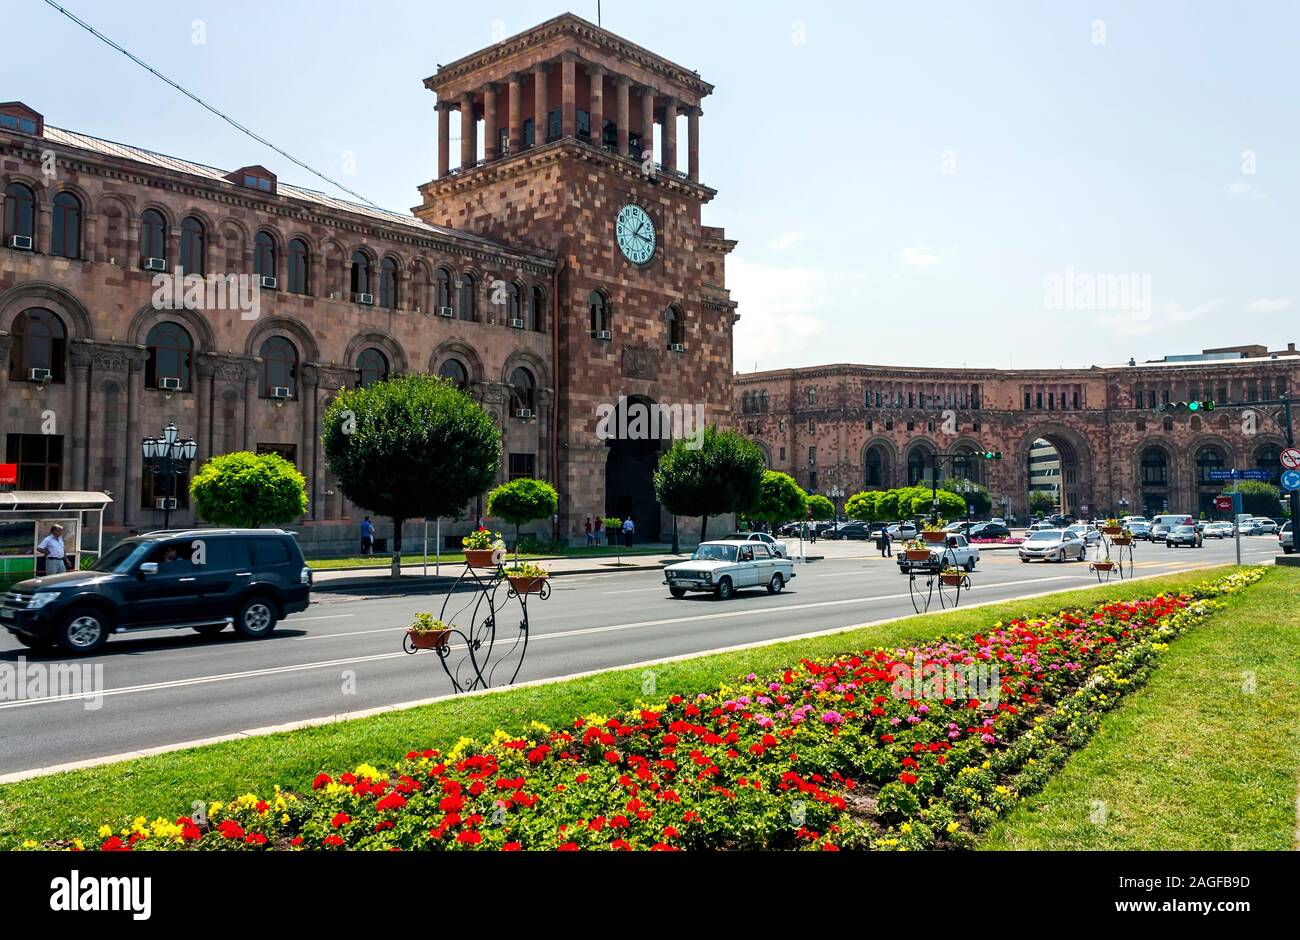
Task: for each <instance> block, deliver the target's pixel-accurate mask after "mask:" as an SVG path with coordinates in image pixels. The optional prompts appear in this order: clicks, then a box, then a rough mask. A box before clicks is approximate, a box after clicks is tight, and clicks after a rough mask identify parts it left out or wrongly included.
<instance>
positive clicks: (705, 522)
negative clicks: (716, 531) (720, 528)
mask: <svg viewBox="0 0 1300 940" xmlns="http://www.w3.org/2000/svg"><path fill="white" fill-rule="evenodd" d="M708 531H709V517H708V516H701V517H700V541H701V542H704V541H706V539H707V538H708V536H707V533H708Z"/></svg>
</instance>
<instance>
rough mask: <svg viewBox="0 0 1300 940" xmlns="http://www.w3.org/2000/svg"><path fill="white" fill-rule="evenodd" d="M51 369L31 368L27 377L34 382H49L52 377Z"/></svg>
mask: <svg viewBox="0 0 1300 940" xmlns="http://www.w3.org/2000/svg"><path fill="white" fill-rule="evenodd" d="M51 377H52V376H51V374H50V370H49V369H29V370H28V372H27V378H28V379H30V380H31V381H33V382H48V381H49V380H50V379H51Z"/></svg>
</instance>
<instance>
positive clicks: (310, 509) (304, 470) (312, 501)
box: [298, 366, 320, 519]
mask: <svg viewBox="0 0 1300 940" xmlns="http://www.w3.org/2000/svg"><path fill="white" fill-rule="evenodd" d="M299 384H300V385H301V386H302V388H301V390H300V398H301V401H302V447H301V448H300V449H299V454H300V455H301V456H300V457H299V458H298V464H299V466H298V471H299V472H300V473H301V474H302V475H303V476H304V477H306V478H307V518H309V519H315V518H316V442H317V440H318V439H319V437H320V431H319V429H318V428H317V427H316V394H317V392H316V389H317V387H318V386H319V385H320V370H319V369H318V368H317V367H316V366H306V367H305V368H304V369H303V370H302V380H301V382H300V383H299Z"/></svg>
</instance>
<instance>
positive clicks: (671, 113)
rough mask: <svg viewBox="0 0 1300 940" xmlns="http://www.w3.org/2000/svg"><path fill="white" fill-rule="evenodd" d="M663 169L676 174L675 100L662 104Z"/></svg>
mask: <svg viewBox="0 0 1300 940" xmlns="http://www.w3.org/2000/svg"><path fill="white" fill-rule="evenodd" d="M664 169H666V170H667V171H668V172H669V173H676V172H677V100H676V99H675V98H671V97H670V98H669V99H668V100H667V101H665V102H664Z"/></svg>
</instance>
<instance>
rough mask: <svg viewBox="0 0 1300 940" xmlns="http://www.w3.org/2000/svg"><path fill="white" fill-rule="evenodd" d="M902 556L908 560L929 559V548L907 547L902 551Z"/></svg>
mask: <svg viewBox="0 0 1300 940" xmlns="http://www.w3.org/2000/svg"><path fill="white" fill-rule="evenodd" d="M903 556H904V557H905V558H906V559H907V560H908V561H929V560H930V550H929V549H928V548H909V549H908V550H907V551H905V552H903Z"/></svg>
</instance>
